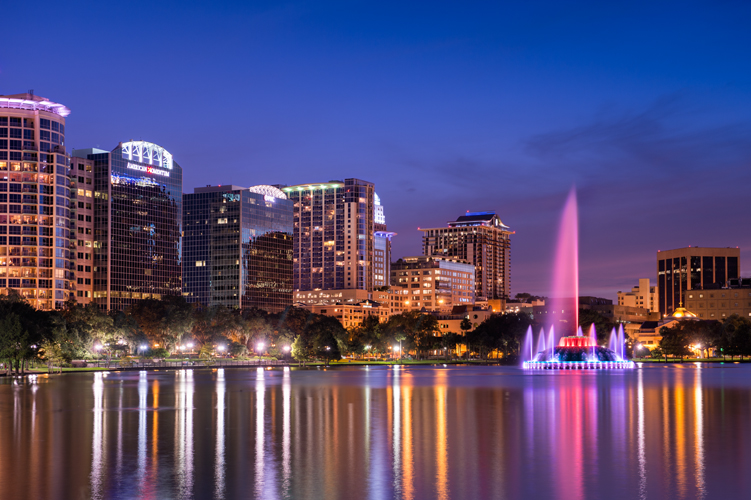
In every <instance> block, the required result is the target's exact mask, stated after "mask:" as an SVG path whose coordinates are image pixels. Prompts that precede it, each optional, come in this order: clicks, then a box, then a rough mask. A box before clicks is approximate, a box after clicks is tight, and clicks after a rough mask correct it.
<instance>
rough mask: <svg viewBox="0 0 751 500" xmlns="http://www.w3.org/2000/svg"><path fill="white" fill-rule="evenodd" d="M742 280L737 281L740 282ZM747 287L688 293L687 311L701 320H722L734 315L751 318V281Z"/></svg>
mask: <svg viewBox="0 0 751 500" xmlns="http://www.w3.org/2000/svg"><path fill="white" fill-rule="evenodd" d="M739 281H741V280H735V282H739ZM742 282H746V283H745V286H738V287H735V288H721V289H711V288H710V289H698V290H689V291H688V292H686V309H688V310H689V311H693V312H694V313H696V315H697V316H698V317H699V318H701V319H718V320H722V319H725V318H727V317H729V316H732V315H733V314H737V315H739V316H744V317H746V318H749V317H751V279H744V280H742Z"/></svg>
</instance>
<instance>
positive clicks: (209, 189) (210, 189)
mask: <svg viewBox="0 0 751 500" xmlns="http://www.w3.org/2000/svg"><path fill="white" fill-rule="evenodd" d="M226 191H245V188H244V187H240V186H235V185H233V184H219V185H218V186H206V187H198V188H193V193H224V192H226Z"/></svg>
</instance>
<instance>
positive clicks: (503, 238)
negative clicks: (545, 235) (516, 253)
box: [420, 212, 514, 300]
mask: <svg viewBox="0 0 751 500" xmlns="http://www.w3.org/2000/svg"><path fill="white" fill-rule="evenodd" d="M420 231H422V233H423V236H422V245H423V254H424V255H426V256H428V257H448V258H456V259H462V260H464V261H466V262H469V263H470V264H473V265H474V266H475V296H476V298H477V300H487V299H506V298H508V296H509V291H510V289H511V260H510V254H511V240H510V236H511V235H512V234H514V233H513V232H512V231H510V230H509V227H508V226H506V225H505V224H503V222H501V219H500V217H498V215H496V213H495V212H467V213H466V214H465V215H462V216H461V217H459V218H457V219H456V220H455V221H452V222H449V223H448V227H443V228H430V229H420Z"/></svg>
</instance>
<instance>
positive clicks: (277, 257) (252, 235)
mask: <svg viewBox="0 0 751 500" xmlns="http://www.w3.org/2000/svg"><path fill="white" fill-rule="evenodd" d="M292 217H293V204H292V201H290V200H288V199H287V196H286V195H285V194H284V193H283V192H282V191H280V190H279V189H277V188H275V187H273V186H254V187H251V188H248V189H245V188H241V187H237V186H207V187H204V188H196V189H195V190H194V192H193V194H186V195H184V205H183V221H184V223H185V236H184V238H183V294H184V295H185V297H186V299H187V300H188V301H189V302H199V303H201V304H203V305H210V306H213V305H224V306H227V307H239V308H249V307H258V308H260V309H263V310H265V311H270V312H278V311H282V310H283V309H284V308H285V307H287V306H289V305H291V304H292V250H293V246H292Z"/></svg>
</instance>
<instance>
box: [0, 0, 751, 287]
mask: <svg viewBox="0 0 751 500" xmlns="http://www.w3.org/2000/svg"><path fill="white" fill-rule="evenodd" d="M34 12H35V13H36V14H34V16H36V17H34V18H32V19H30V18H29V16H30V13H29V11H28V9H27V8H26V7H25V6H24V5H23V4H22V3H19V2H16V3H15V4H13V5H10V6H5V7H4V14H5V16H6V19H16V20H17V22H11V23H6V24H5V28H4V31H5V38H6V43H5V44H4V47H5V49H4V50H3V51H2V52H0V94H13V93H19V92H23V91H26V90H28V89H32V88H33V89H35V91H36V93H37V94H39V95H42V96H45V97H48V98H50V99H52V100H55V101H58V102H62V103H64V104H66V105H67V106H68V107H70V108H71V110H72V114H71V115H70V116H69V117H68V127H67V128H68V134H67V139H68V147H73V148H83V147H91V146H98V147H102V148H104V149H112V148H113V147H114V146H115V145H116V144H117V143H118V142H119V141H124V140H129V139H143V140H149V141H152V142H156V143H158V144H160V145H162V146H164V147H166V148H167V149H168V150H170V151H171V152H172V153H173V154H174V156H175V159H176V161H178V162H179V163H180V164H181V166H182V167H183V169H184V191H186V192H190V191H192V188H193V187H196V186H202V185H206V184H226V183H233V184H238V185H253V184H261V183H275V184H276V183H283V184H296V183H304V182H320V181H325V180H331V179H342V178H344V177H359V178H362V179H367V180H370V181H373V182H375V184H376V189H377V191H378V193H379V195H380V196H381V199H382V202H383V203H384V205H385V208H386V217H387V222H388V224H389V228H390V229H392V230H394V231H396V232H398V233H399V234H398V236H397V237H396V238H395V240H394V258H397V257H400V256H404V255H413V254H419V253H420V233H419V232H418V231H417V227H418V226H420V227H430V226H439V225H443V224H445V223H446V221H448V220H453V219H455V218H456V216H458V215H460V214H461V213H463V212H465V211H466V210H473V211H474V210H497V211H498V213H499V214H500V216H501V218H502V220H503V221H504V222H505V223H506V224H507V225H509V226H511V228H512V229H514V230H516V234H515V235H514V236H513V239H512V293H517V292H522V291H528V292H533V293H540V294H545V293H547V291H548V289H549V285H550V280H549V270H550V263H551V260H552V248H551V247H552V245H553V243H554V241H555V231H556V225H557V221H558V217H559V213H560V210H561V208H562V205H563V202H564V200H565V198H566V195H567V193H568V190H569V189H570V188H571V186H572V185H576V186H577V188H578V197H579V202H580V228H581V235H580V247H581V258H580V260H581V264H580V268H581V290H582V293H583V294H591V295H600V296H605V297H609V298H614V297H615V291H617V290H625V289H627V288H630V287H631V286H632V285H635V284H636V280H637V279H638V278H640V277H649V278H651V279H652V280H654V279H655V260H656V259H655V254H656V252H657V250H660V249H668V248H677V247H682V246H687V245H698V246H733V247H735V246H740V247H741V249H742V257H741V263H742V272H743V274H744V275H749V274H751V269H749V262H751V252H750V251H749V249H751V232H750V231H749V229H750V228H751V203H749V201H748V200H749V187H750V186H751V182H750V181H751V140H750V139H751V57H749V55H750V54H749V52H750V51H751V30H749V29H748V27H747V23H748V19H749V18H751V5H750V4H748V3H746V2H728V1H725V2H722V1H714V2H624V3H621V4H613V3H612V2H514V3H500V2H494V3H482V2H471V3H468V2H431V3H428V2H425V3H406V2H394V3H391V2H352V1H350V2H324V1H317V2H290V3H274V2H242V3H240V2H237V3H235V2H119V3H116V2H98V3H82V2H66V3H64V4H61V3H59V2H49V3H47V2H44V1H41V2H36V3H35V6H34ZM41 13H44V16H43V17H42V16H41ZM42 20H43V21H42Z"/></svg>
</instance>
